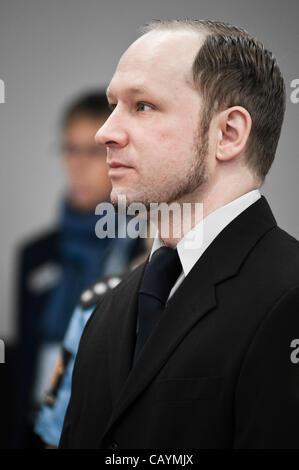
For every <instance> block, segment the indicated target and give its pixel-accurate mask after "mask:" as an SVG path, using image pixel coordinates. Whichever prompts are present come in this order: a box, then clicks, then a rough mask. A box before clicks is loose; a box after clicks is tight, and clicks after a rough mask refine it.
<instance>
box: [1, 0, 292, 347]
mask: <svg viewBox="0 0 299 470" xmlns="http://www.w3.org/2000/svg"><path fill="white" fill-rule="evenodd" d="M181 17H192V18H210V19H221V20H225V21H228V22H230V23H235V24H237V25H240V26H243V27H245V28H246V29H248V30H249V31H250V32H251V33H252V34H254V35H256V36H257V37H258V38H259V39H261V40H262V41H263V42H264V44H265V45H266V46H267V47H268V48H270V49H271V50H272V51H273V52H274V53H275V54H276V56H277V57H278V60H279V63H280V66H281V69H282V72H283V74H284V77H285V80H286V85H287V88H288V97H289V96H290V93H291V88H290V83H291V81H292V80H293V79H294V78H299V65H298V44H299V33H298V18H299V4H298V2H297V0H285V1H283V2H282V1H278V0H274V1H273V0H271V1H270V0H264V1H263V2H261V0H251V1H246V2H245V1H242V0H219V1H217V0H202V1H199V0H184V1H182V0H149V1H145V0H98V1H96V0H84V1H83V0H51V1H46V0H6V1H4V0H1V3H0V79H2V80H4V82H5V86H6V103H5V104H0V149H1V153H0V158H1V160H0V161H1V174H0V205H1V231H0V266H1V268H0V337H2V338H12V337H13V335H14V332H15V326H14V318H13V314H12V304H13V301H14V295H13V289H12V286H13V280H14V276H13V269H14V252H15V247H16V243H17V242H19V241H20V240H22V239H23V238H24V237H28V236H31V235H32V234H33V233H36V232H38V231H39V230H40V229H41V228H44V227H47V226H49V225H50V224H51V222H52V221H53V217H54V214H55V211H56V207H57V200H58V199H59V195H60V194H61V190H62V188H63V177H62V174H61V171H60V165H59V159H58V158H57V157H56V156H55V151H54V145H53V144H54V143H55V139H56V138H57V133H56V131H57V129H56V125H57V117H58V115H59V112H60V109H61V106H63V105H64V103H65V101H66V100H68V99H69V98H70V97H72V95H73V94H75V93H77V92H79V91H80V90H81V89H84V88H86V87H95V86H100V85H104V84H106V83H107V82H108V81H109V78H110V77H111V76H112V73H113V70H114V67H115V65H116V63H117V61H118V58H119V56H120V55H121V53H122V52H123V51H124V49H126V47H127V46H128V45H129V44H130V43H131V42H132V41H133V40H134V39H135V38H136V37H137V35H138V33H137V30H138V27H139V26H140V25H141V24H143V23H145V22H147V21H150V20H151V19H153V18H164V19H166V18H181ZM298 117H299V103H298V104H292V103H291V102H290V99H289V98H288V104H287V113H286V118H285V123H284V128H283V132H282V136H281V140H280V145H279V149H278V152H277V157H276V161H275V163H274V165H273V167H272V171H271V173H270V175H269V176H268V179H267V182H266V184H265V185H264V187H263V193H264V194H265V195H266V196H267V197H268V199H269V201H270V203H271V205H272V209H273V211H274V213H275V215H276V218H277V220H278V222H279V224H281V225H282V226H283V227H284V228H285V229H286V230H287V231H289V232H291V233H292V234H294V235H295V236H296V237H297V238H299V217H298V210H297V208H298V202H299V201H298V195H299V188H298V186H297V179H298V175H299V159H298V155H297V136H298Z"/></svg>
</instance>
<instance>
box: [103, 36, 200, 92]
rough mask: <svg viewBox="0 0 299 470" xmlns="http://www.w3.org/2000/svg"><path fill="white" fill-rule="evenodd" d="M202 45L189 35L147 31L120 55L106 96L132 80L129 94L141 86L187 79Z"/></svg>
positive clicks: (197, 39) (198, 38)
mask: <svg viewBox="0 0 299 470" xmlns="http://www.w3.org/2000/svg"><path fill="white" fill-rule="evenodd" d="M201 44H202V38H201V37H200V36H199V34H198V33H195V32H193V31H151V32H150V33H147V34H145V35H144V36H141V37H140V38H139V39H137V40H136V41H135V42H134V43H133V44H131V46H130V47H129V48H128V49H127V50H126V51H125V53H124V54H123V55H122V57H121V59H120V61H119V63H118V65H117V68H116V71H115V74H114V76H113V78H112V80H111V83H110V85H109V88H108V92H110V93H112V92H113V88H114V86H116V85H117V84H119V83H123V82H124V81H127V82H128V83H129V82H131V81H132V80H133V81H134V83H136V85H134V86H132V87H131V88H132V91H134V90H135V92H138V91H140V90H141V89H142V88H145V86H143V82H148V80H149V79H154V80H155V81H159V80H161V81H163V79H164V80H165V79H166V80H167V78H168V77H169V78H170V77H171V80H172V81H174V80H176V81H181V82H182V81H185V82H186V80H189V79H190V74H191V67H192V63H193V60H194V58H195V56H196V54H197V52H198V50H199V48H200V46H201Z"/></svg>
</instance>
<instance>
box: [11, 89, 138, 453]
mask: <svg viewBox="0 0 299 470" xmlns="http://www.w3.org/2000/svg"><path fill="white" fill-rule="evenodd" d="M109 113H110V111H109V109H108V107H107V100H106V96H105V94H104V93H102V92H98V91H96V92H92V93H88V94H85V95H84V96H80V97H79V98H78V99H77V100H76V101H74V102H73V103H71V104H70V105H69V107H68V108H67V109H66V111H65V113H64V115H63V118H62V125H61V128H62V133H61V154H62V157H63V160H62V162H63V167H64V170H65V175H66V180H67V188H66V191H65V196H64V198H63V200H62V201H61V204H60V215H59V218H58V222H57V224H56V227H54V228H53V229H52V230H50V231H47V232H45V233H43V234H42V235H40V236H38V237H36V238H33V239H32V240H30V241H28V242H26V243H25V244H23V245H22V247H21V248H20V253H19V257H18V258H19V267H18V294H17V295H18V308H17V310H18V311H17V328H18V353H17V368H16V370H17V378H16V385H15V400H14V401H15V404H14V420H13V421H14V423H13V426H14V429H13V447H16V448H28V447H29V448H32V447H36V446H39V445H40V442H39V440H37V439H36V436H35V435H34V434H33V432H32V429H33V423H34V420H35V417H36V413H37V411H38V410H39V407H40V405H41V402H42V399H43V395H44V391H45V387H46V384H47V383H48V379H49V375H50V374H51V373H52V369H53V366H54V364H55V362H56V360H57V357H58V355H59V352H60V345H61V341H62V339H63V337H64V334H65V331H66V328H67V326H68V323H69V320H70V317H71V314H72V312H73V310H74V307H75V305H76V304H77V302H78V299H79V296H80V294H81V293H82V291H83V289H85V288H86V287H87V286H89V285H90V284H91V283H93V282H95V281H96V280H98V279H100V278H101V277H102V276H109V275H112V274H116V273H118V272H119V271H121V270H122V269H123V267H124V266H125V265H126V264H127V263H128V261H129V260H130V259H131V258H132V257H133V256H135V255H137V254H138V253H139V250H140V249H141V248H140V246H141V244H142V240H140V239H137V240H129V239H121V238H119V239H118V238H114V239H113V238H104V239H99V238H97V237H96V235H95V225H96V222H97V221H98V220H99V216H96V215H95V207H96V205H97V204H98V203H100V202H103V201H108V200H109V194H110V191H111V184H110V179H109V176H108V167H107V164H106V149H105V146H99V145H96V144H95V141H94V136H95V133H96V131H97V129H98V128H99V126H100V125H102V124H103V123H104V122H105V120H106V119H107V117H108V115H109Z"/></svg>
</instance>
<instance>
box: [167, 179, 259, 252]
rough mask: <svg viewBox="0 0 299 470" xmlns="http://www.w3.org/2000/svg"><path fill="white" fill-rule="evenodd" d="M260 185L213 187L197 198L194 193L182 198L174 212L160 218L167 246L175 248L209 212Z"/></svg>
mask: <svg viewBox="0 0 299 470" xmlns="http://www.w3.org/2000/svg"><path fill="white" fill-rule="evenodd" d="M258 187H259V186H258V185H251V186H250V187H246V188H245V187H244V188H243V190H240V188H238V187H235V188H232V187H230V188H229V190H227V191H224V190H222V191H219V188H212V189H211V190H210V191H206V193H205V194H204V195H202V196H201V197H200V196H199V195H197V197H196V200H194V196H193V195H192V197H190V195H189V197H188V196H186V197H185V198H182V199H181V200H180V201H178V202H177V203H176V204H177V206H176V207H177V208H176V210H175V211H174V212H171V211H170V213H169V214H168V215H167V216H165V217H163V216H161V217H160V218H159V220H158V230H159V234H160V238H161V240H162V241H163V243H164V244H165V245H166V246H169V247H171V248H175V247H176V245H177V244H178V242H179V241H180V240H181V239H182V238H183V237H184V236H185V235H186V234H187V233H188V232H189V231H190V230H192V228H194V227H195V226H196V225H197V224H198V223H199V222H200V221H201V220H203V219H204V218H205V217H207V216H208V215H209V214H211V213H212V212H214V211H216V210H217V209H219V208H220V207H223V206H225V205H227V204H229V203H230V202H232V201H234V200H236V199H237V198H239V197H241V196H243V195H245V194H247V193H248V192H250V191H253V190H254V189H258Z"/></svg>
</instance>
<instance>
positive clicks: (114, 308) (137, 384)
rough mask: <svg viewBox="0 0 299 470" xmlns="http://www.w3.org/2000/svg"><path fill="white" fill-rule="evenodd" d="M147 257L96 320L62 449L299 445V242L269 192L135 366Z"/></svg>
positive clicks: (169, 313)
mask: <svg viewBox="0 0 299 470" xmlns="http://www.w3.org/2000/svg"><path fill="white" fill-rule="evenodd" d="M144 267H145V264H143V265H141V266H140V267H138V268H137V269H136V270H135V271H133V272H132V273H131V274H130V275H129V277H128V278H127V279H126V280H125V281H123V282H122V283H121V284H119V285H118V286H117V287H116V288H115V289H114V290H113V291H112V292H111V293H110V294H108V295H107V296H106V297H105V298H104V299H103V301H102V303H101V305H100V306H99V308H98V309H97V310H96V311H95V312H94V314H93V315H92V317H91V319H90V321H89V323H88V324H87V327H86V329H85V331H84V333H83V336H82V339H81V343H80V348H79V352H78V356H77V360H76V365H75V370H74V375H73V385H72V396H71V400H70V404H69V407H68V411H67V414H66V418H65V422H64V428H63V432H62V437H61V442H60V446H61V448H112V449H116V448H135V449H139V448H148V449H156V448H164V449H167V448H172V449H175V448H177V449H209V448H299V430H298V422H299V365H298V364H296V363H294V362H292V361H291V353H292V348H291V342H292V340H293V339H295V338H299V243H298V241H297V240H296V239H294V238H293V237H291V236H290V235H288V234H287V233H286V232H284V231H283V230H281V229H280V228H279V227H278V226H277V224H276V221H275V219H274V217H273V214H272V212H271V210H270V207H269V205H268V203H267V201H266V199H265V198H264V197H262V198H261V199H259V200H258V201H257V202H255V203H254V204H253V205H252V206H250V207H249V208H248V209H246V210H245V211H244V212H243V213H241V214H240V215H239V216H238V217H237V218H236V219H235V220H233V221H232V222H231V223H230V224H229V225H228V226H227V227H226V228H225V229H224V230H223V231H222V232H221V233H220V234H219V235H218V236H217V238H216V239H215V240H214V241H213V243H212V244H211V245H210V246H209V247H208V249H207V250H206V251H205V252H204V254H203V256H202V257H201V258H200V259H199V260H198V262H197V263H196V264H195V266H194V267H193V269H192V270H191V272H190V273H189V274H188V276H187V277H186V278H185V280H184V281H183V283H182V284H181V285H180V287H179V288H178V290H177V291H176V292H175V293H174V295H173V296H172V297H171V299H170V300H169V302H168V304H167V307H166V310H165V312H164V315H163V317H162V319H161V320H160V322H159V324H158V325H157V327H156V329H155V330H154V332H153V334H152V336H151V337H150V338H149V340H148V342H147V343H146V345H145V347H144V349H143V351H142V352H141V354H140V356H139V358H138V360H137V362H136V364H135V366H134V367H133V368H132V356H133V351H134V343H135V329H136V314H137V308H136V307H137V295H138V287H139V285H140V281H141V278H142V275H143V272H144Z"/></svg>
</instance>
